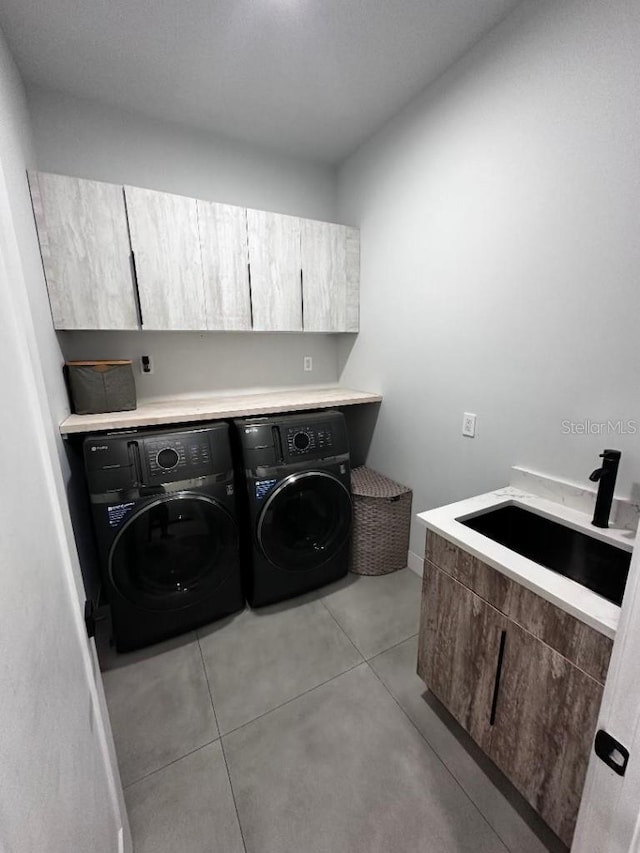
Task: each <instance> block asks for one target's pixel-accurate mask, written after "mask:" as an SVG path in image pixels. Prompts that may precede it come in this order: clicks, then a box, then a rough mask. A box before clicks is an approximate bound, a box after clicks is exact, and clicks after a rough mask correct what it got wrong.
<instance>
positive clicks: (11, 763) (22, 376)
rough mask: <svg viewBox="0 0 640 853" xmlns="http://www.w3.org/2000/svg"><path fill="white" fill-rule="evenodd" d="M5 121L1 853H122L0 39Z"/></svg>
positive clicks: (24, 141) (56, 380) (118, 804)
mask: <svg viewBox="0 0 640 853" xmlns="http://www.w3.org/2000/svg"><path fill="white" fill-rule="evenodd" d="M0 116H1V119H2V120H1V121H0V360H1V362H2V365H3V369H2V372H1V374H0V393H1V395H2V401H3V405H2V407H1V408H0V435H2V441H3V451H4V454H3V464H2V477H1V478H0V575H1V576H2V596H0V648H2V650H3V652H2V660H1V661H0V694H1V695H2V697H3V698H2V702H0V755H1V756H2V800H1V804H0V849H2V850H3V851H7V853H31V851H34V850H43V851H44V850H47V851H51V853H62V851H65V853H66V851H69V850H80V849H83V847H84V846H85V845H86V839H87V838H91V839H92V843H93V844H94V847H95V849H96V851H100V853H111V851H113V853H115V851H116V850H117V833H118V830H119V828H120V827H121V825H122V820H123V819H124V821H125V824H126V815H124V814H122V819H121V817H120V815H119V814H118V811H119V810H121V809H122V808H123V802H122V796H121V790H120V787H119V781H118V778H117V769H116V767H115V763H114V761H115V759H114V753H113V744H112V742H111V741H110V735H109V734H108V723H107V724H106V725H107V730H105V729H104V727H103V725H102V710H101V708H102V709H103V708H104V702H103V694H102V692H101V686H100V684H99V682H96V681H95V678H94V674H93V668H94V667H95V666H96V663H97V662H96V658H95V654H93V656H92V655H91V653H90V652H91V651H92V650H91V649H90V646H89V644H88V641H87V637H86V632H85V630H84V625H83V621H82V609H81V603H82V601H83V599H84V597H83V592H82V581H81V577H80V571H79V567H78V562H77V558H76V556H75V547H74V545H73V535H72V533H71V524H70V519H69V515H68V512H67V511H66V501H65V499H64V483H63V478H62V474H61V469H60V464H59V460H58V452H60V442H59V433H58V430H57V420H58V419H59V417H60V416H61V415H62V414H64V413H65V411H66V395H65V392H64V386H63V383H62V378H61V371H60V363H59V362H60V354H59V350H58V349H57V344H56V340H55V335H54V333H53V330H52V328H51V322H50V319H49V317H48V307H47V299H46V291H45V289H44V282H43V279H42V269H41V266H40V257H39V250H38V244H37V241H36V236H35V229H34V225H33V216H32V214H31V211H30V202H29V194H28V189H27V184H26V176H25V168H26V166H27V164H29V163H30V160H31V156H32V155H31V149H30V143H29V127H28V119H27V113H26V104H25V98H24V91H23V88H22V83H21V80H20V78H19V75H18V72H17V70H16V68H15V65H14V63H13V60H12V58H11V56H10V53H9V51H8V49H7V46H6V44H5V42H4V38H3V36H2V33H1V32H0ZM127 835H128V831H127V830H126V826H125V839H126V838H127ZM127 849H130V847H128V848H127Z"/></svg>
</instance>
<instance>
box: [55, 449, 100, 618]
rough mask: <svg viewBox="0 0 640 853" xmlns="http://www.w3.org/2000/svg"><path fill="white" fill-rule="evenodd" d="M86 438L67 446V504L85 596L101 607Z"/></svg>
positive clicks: (98, 565) (98, 566)
mask: <svg viewBox="0 0 640 853" xmlns="http://www.w3.org/2000/svg"><path fill="white" fill-rule="evenodd" d="M83 438H84V437H83V436H81V437H79V438H78V437H75V438H69V439H67V440H65V442H64V449H65V452H66V456H67V462H68V464H69V479H68V480H67V501H68V503H69V515H70V516H71V526H72V528H73V535H74V537H75V540H76V548H77V551H78V560H79V562H80V571H81V573H82V580H83V582H84V589H85V593H86V596H87V598H88V599H90V600H91V601H92V602H93V603H94V605H95V606H96V607H97V606H98V603H99V600H98V599H99V596H100V587H101V578H100V564H99V559H98V550H97V547H96V543H95V537H94V533H93V523H92V520H91V504H90V503H89V496H88V494H87V486H86V480H85V475H84V462H83V458H82V441H83Z"/></svg>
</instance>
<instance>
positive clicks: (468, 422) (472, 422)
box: [462, 412, 476, 438]
mask: <svg viewBox="0 0 640 853" xmlns="http://www.w3.org/2000/svg"><path fill="white" fill-rule="evenodd" d="M462 434H463V435H466V436H467V437H468V438H475V434H476V416H475V415H472V414H471V412H465V413H464V414H463V415H462Z"/></svg>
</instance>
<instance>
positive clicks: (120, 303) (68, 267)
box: [29, 172, 138, 329]
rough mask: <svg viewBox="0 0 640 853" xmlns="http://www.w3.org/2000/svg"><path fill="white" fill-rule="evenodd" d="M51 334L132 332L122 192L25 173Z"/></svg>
mask: <svg viewBox="0 0 640 853" xmlns="http://www.w3.org/2000/svg"><path fill="white" fill-rule="evenodd" d="M29 187H30V189H31V198H32V201H33V210H34V214H35V219H36V227H37V230H38V239H39V241H40V251H41V254H42V264H43V267H44V273H45V278H46V281H47V288H48V290H49V301H50V304H51V313H52V315H53V324H54V326H55V328H56V329H137V328H138V315H137V307H136V297H135V282H134V280H133V275H132V272H131V256H130V252H131V249H130V246H129V235H128V232H127V217H126V212H125V205H124V197H123V194H122V187H120V186H116V185H115V184H105V183H101V182H98V181H85V180H81V179H80V178H68V177H65V176H63V175H50V174H46V173H44V172H30V173H29Z"/></svg>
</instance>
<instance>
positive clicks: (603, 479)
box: [589, 450, 622, 527]
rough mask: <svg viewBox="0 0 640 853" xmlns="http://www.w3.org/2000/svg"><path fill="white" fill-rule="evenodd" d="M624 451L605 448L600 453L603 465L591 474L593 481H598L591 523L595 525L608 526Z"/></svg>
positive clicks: (590, 477)
mask: <svg viewBox="0 0 640 853" xmlns="http://www.w3.org/2000/svg"><path fill="white" fill-rule="evenodd" d="M621 456H622V453H621V452H620V451H619V450H605V451H604V453H601V454H600V458H601V459H602V460H603V463H602V467H601V468H596V470H595V471H592V472H591V474H590V475H589V479H590V480H591V482H592V483H598V494H597V496H596V507H595V510H594V513H593V520H592V522H591V524H593V525H594V527H608V526H609V515H610V513H611V504H612V503H613V491H614V489H615V486H616V477H617V476H618V465H619V464H620V457H621Z"/></svg>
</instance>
